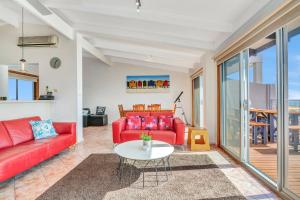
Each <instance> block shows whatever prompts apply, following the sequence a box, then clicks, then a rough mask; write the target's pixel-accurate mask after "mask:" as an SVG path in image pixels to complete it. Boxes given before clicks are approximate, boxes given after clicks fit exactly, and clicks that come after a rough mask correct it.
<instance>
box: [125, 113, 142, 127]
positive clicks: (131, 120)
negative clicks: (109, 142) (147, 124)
mask: <svg viewBox="0 0 300 200" xmlns="http://www.w3.org/2000/svg"><path fill="white" fill-rule="evenodd" d="M139 129H141V118H140V117H139V116H132V117H128V118H127V124H126V130H139Z"/></svg>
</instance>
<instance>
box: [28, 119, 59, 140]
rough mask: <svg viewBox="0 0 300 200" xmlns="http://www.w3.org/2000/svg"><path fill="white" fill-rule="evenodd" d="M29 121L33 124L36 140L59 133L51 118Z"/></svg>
mask: <svg viewBox="0 0 300 200" xmlns="http://www.w3.org/2000/svg"><path fill="white" fill-rule="evenodd" d="M29 123H30V125H31V128H32V131H33V136H34V139H35V140H39V139H43V138H49V137H55V136H56V135H57V133H56V132H55V129H54V127H53V124H52V120H51V119H47V120H41V121H29Z"/></svg>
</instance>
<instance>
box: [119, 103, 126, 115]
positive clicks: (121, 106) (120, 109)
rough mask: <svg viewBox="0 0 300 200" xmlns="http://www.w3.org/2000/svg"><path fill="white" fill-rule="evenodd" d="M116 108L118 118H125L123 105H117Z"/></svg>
mask: <svg viewBox="0 0 300 200" xmlns="http://www.w3.org/2000/svg"><path fill="white" fill-rule="evenodd" d="M118 108H119V113H120V117H125V113H124V108H123V105H122V104H120V105H118Z"/></svg>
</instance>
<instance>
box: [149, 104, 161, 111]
mask: <svg viewBox="0 0 300 200" xmlns="http://www.w3.org/2000/svg"><path fill="white" fill-rule="evenodd" d="M148 110H154V111H159V110H161V104H151V105H148Z"/></svg>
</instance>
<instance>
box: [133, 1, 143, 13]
mask: <svg viewBox="0 0 300 200" xmlns="http://www.w3.org/2000/svg"><path fill="white" fill-rule="evenodd" d="M135 4H136V12H138V13H139V12H140V8H141V6H142V3H141V0H136V1H135Z"/></svg>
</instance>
